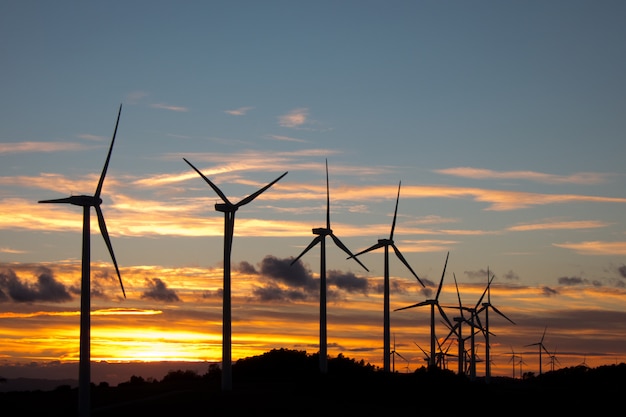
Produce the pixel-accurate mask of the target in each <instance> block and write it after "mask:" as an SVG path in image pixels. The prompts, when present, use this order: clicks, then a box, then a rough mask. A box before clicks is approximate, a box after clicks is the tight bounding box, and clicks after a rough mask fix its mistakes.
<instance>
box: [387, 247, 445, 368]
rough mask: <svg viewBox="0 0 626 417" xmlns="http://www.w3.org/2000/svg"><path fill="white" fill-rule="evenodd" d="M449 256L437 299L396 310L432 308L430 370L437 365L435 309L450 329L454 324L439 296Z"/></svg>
mask: <svg viewBox="0 0 626 417" xmlns="http://www.w3.org/2000/svg"><path fill="white" fill-rule="evenodd" d="M449 256H450V252H448V253H447V255H446V263H445V264H444V266H443V272H442V273H441V280H440V281H439V288H437V295H436V296H435V298H432V299H429V300H425V301H422V302H420V303H417V304H413V305H410V306H407V307H402V308H397V309H395V310H394V311H400V310H406V309H409V308H414V307H421V306H425V305H429V306H430V362H429V364H428V366H429V367H430V368H434V367H435V365H436V362H435V341H436V340H437V336H436V335H435V307H437V309H438V310H439V314H441V316H442V317H443V319H444V320H445V321H446V323H447V324H448V325H449V327H452V323H450V320H448V316H446V313H445V312H444V311H443V308H442V307H441V306H440V305H439V294H440V293H441V286H442V285H443V278H444V277H445V275H446V267H447V266H448V257H449Z"/></svg>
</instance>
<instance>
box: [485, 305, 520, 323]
mask: <svg viewBox="0 0 626 417" xmlns="http://www.w3.org/2000/svg"><path fill="white" fill-rule="evenodd" d="M489 305H490V306H491V308H492V309H493V311H495V312H496V313H498V314H499V315H501V316H502V317H504V318H505V319H507V320H508V321H510V322H511V323H513V324H515V322H514V321H513V320H511V319H510V318H508V317H507V316H506V315H504V313H503V312H501V311H500V310H498V309H497V308H496V307H494V306H492V305H491V304H489Z"/></svg>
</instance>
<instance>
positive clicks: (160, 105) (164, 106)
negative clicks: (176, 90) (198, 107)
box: [150, 103, 189, 112]
mask: <svg viewBox="0 0 626 417" xmlns="http://www.w3.org/2000/svg"><path fill="white" fill-rule="evenodd" d="M150 107H152V108H155V109H163V110H171V111H177V112H186V111H189V109H188V108H187V107H182V106H172V105H171V104H164V103H154V104H151V105H150Z"/></svg>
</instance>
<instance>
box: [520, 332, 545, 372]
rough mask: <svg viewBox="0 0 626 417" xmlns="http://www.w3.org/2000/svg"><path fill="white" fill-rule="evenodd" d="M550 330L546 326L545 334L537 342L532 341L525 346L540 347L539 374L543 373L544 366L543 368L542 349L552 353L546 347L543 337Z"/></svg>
mask: <svg viewBox="0 0 626 417" xmlns="http://www.w3.org/2000/svg"><path fill="white" fill-rule="evenodd" d="M547 330H548V326H546V328H545V329H544V330H543V335H541V339H540V340H539V341H538V342H536V343H531V344H529V345H525V346H537V347H538V349H539V375H541V373H542V368H541V351H545V352H546V353H547V354H548V355H550V352H548V349H546V347H545V346H544V344H543V339H544V337H546V331H547Z"/></svg>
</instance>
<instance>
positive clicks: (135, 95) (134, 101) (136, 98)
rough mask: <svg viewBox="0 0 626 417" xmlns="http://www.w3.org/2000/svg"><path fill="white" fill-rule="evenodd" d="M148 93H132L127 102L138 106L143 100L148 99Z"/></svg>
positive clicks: (127, 97)
mask: <svg viewBox="0 0 626 417" xmlns="http://www.w3.org/2000/svg"><path fill="white" fill-rule="evenodd" d="M147 96H148V93H146V92H144V91H132V92H130V93H128V94H127V95H126V101H127V102H129V103H130V104H137V103H138V102H139V101H141V99H143V98H144V97H147Z"/></svg>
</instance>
